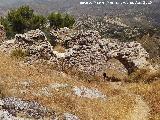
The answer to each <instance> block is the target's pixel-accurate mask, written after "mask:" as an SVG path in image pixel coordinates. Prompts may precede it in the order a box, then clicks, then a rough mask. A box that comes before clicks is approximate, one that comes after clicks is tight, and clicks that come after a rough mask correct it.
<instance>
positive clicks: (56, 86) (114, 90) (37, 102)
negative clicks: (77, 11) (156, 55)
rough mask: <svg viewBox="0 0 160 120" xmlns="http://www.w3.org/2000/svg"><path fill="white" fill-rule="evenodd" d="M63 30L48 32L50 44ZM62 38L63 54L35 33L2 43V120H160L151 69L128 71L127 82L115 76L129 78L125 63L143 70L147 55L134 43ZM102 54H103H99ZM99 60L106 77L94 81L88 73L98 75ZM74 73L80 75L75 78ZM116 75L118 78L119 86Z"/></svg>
mask: <svg viewBox="0 0 160 120" xmlns="http://www.w3.org/2000/svg"><path fill="white" fill-rule="evenodd" d="M64 30H65V31H64ZM67 30H69V29H66V28H65V29H61V31H59V32H58V31H56V32H55V31H54V32H53V31H52V32H51V34H52V36H53V35H54V38H55V36H56V39H55V42H57V43H59V44H60V43H61V44H62V45H63V41H61V40H62V39H61V38H62V36H58V35H60V34H56V33H57V32H58V33H66V35H67ZM62 31H63V32H62ZM63 38H65V39H63V40H64V41H65V40H68V42H67V43H68V44H66V46H67V47H68V50H66V52H65V53H59V52H58V51H54V49H52V47H51V45H50V43H49V42H48V41H47V40H46V37H45V34H44V33H43V32H42V31H40V30H32V31H29V32H27V33H25V34H17V35H16V36H15V38H14V39H13V40H9V41H4V42H2V43H1V46H0V50H1V53H0V59H1V61H0V86H1V87H0V95H1V100H0V118H1V119H2V120H10V119H11V120H22V119H30V120H36V119H45V120H50V119H53V120H57V119H58V120H61V119H63V120H88V119H93V120H97V119H98V120H103V119H107V120H112V119H116V120H135V119H137V120H150V119H151V120H152V119H153V120H158V119H159V118H160V116H159V113H160V111H159V101H160V97H159V92H158V91H159V88H160V87H159V86H160V82H159V80H160V75H159V74H160V73H159V72H154V71H153V70H152V69H151V71H150V72H149V71H146V72H145V71H144V70H140V71H136V72H132V74H130V75H129V77H127V79H128V80H127V81H128V82H126V81H125V80H126V79H125V78H124V77H120V75H122V74H126V75H128V73H127V71H128V68H125V66H124V65H125V64H130V62H131V64H130V65H132V67H136V66H135V65H137V67H138V68H139V65H140V66H141V65H142V66H143V68H145V67H146V68H147V66H146V63H147V65H148V62H146V60H147V59H146V58H147V57H148V54H147V52H146V51H145V50H144V49H143V47H142V46H141V45H140V44H139V43H136V42H131V43H117V41H115V40H111V39H108V40H105V41H102V40H103V39H101V38H100V36H99V35H98V33H97V32H93V31H88V32H87V33H78V34H76V35H75V36H72V37H69V36H68V39H67V37H66V36H65V34H63ZM90 40H93V41H90ZM60 41H61V42H60ZM120 45H122V46H120ZM124 46H125V47H124ZM80 47H82V48H81V49H80ZM99 47H102V48H101V49H100V48H99ZM105 49H107V50H108V53H106V54H103V50H105ZM101 50H102V51H101ZM26 52H27V53H26ZM6 53H7V54H6ZM118 55H120V56H119V57H118ZM116 56H117V57H118V58H121V59H122V58H123V59H124V60H126V63H123V64H122V63H121V62H122V61H121V60H120V59H118V58H117V59H116ZM103 57H108V59H110V60H108V62H107V63H106V64H105V63H102V64H103V66H106V67H105V68H106V76H107V77H106V76H105V74H103V75H104V76H102V77H101V78H97V77H93V75H92V74H90V69H92V71H93V70H97V68H98V67H99V66H101V65H100V64H99V65H97V63H101V62H100V61H104V60H103V59H102V58H103ZM110 57H111V58H110ZM15 58H22V59H15ZM113 58H114V59H113ZM105 59H106V60H105V61H107V58H105ZM94 61H95V63H96V64H95V63H94ZM96 61H97V62H96ZM132 63H134V64H132ZM30 64H32V65H30ZM94 64H95V66H94V67H92V66H93V65H94ZM63 65H65V66H63ZM144 65H145V66H144ZM67 66H69V67H72V68H76V69H77V70H76V72H74V71H73V72H72V69H71V68H68V67H67ZM57 67H58V68H59V69H57ZM65 67H67V69H65ZM128 67H129V66H128ZM78 70H82V71H83V72H84V73H85V74H83V73H82V72H79V73H78ZM85 70H88V71H86V72H85ZM147 70H148V69H147ZM92 71H91V72H92ZM116 75H117V76H118V77H119V78H118V81H117V78H116ZM103 77H105V78H103Z"/></svg>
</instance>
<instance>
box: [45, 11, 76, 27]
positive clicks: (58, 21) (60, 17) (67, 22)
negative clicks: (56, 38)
mask: <svg viewBox="0 0 160 120" xmlns="http://www.w3.org/2000/svg"><path fill="white" fill-rule="evenodd" d="M48 20H49V23H50V27H51V28H54V29H58V28H63V27H69V28H70V27H72V26H73V24H74V23H75V19H74V17H73V16H71V15H68V14H61V13H59V12H58V13H56V12H52V13H51V14H49V15H48Z"/></svg>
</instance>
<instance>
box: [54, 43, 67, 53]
mask: <svg viewBox="0 0 160 120" xmlns="http://www.w3.org/2000/svg"><path fill="white" fill-rule="evenodd" d="M54 50H55V51H58V52H60V53H64V52H65V48H64V47H63V46H62V45H59V44H58V45H56V46H55V47H54Z"/></svg>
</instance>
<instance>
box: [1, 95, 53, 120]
mask: <svg viewBox="0 0 160 120" xmlns="http://www.w3.org/2000/svg"><path fill="white" fill-rule="evenodd" d="M2 102H3V105H2V108H3V110H4V111H8V113H9V114H10V115H12V116H17V114H18V113H22V112H23V113H24V114H25V116H26V117H32V118H35V119H40V118H44V117H46V116H49V117H55V113H54V112H53V111H49V110H48V109H47V108H45V107H43V106H42V105H40V104H39V103H37V102H34V101H25V100H22V99H20V98H15V97H8V98H4V99H2Z"/></svg>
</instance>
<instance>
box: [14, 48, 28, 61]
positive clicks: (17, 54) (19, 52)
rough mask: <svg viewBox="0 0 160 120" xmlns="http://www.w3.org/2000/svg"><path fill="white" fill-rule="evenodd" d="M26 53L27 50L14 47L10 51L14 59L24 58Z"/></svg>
mask: <svg viewBox="0 0 160 120" xmlns="http://www.w3.org/2000/svg"><path fill="white" fill-rule="evenodd" d="M27 55H28V54H27V52H25V51H23V50H22V49H15V50H13V51H12V52H11V57H12V58H15V59H24V58H25V57H26V56H27Z"/></svg>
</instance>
